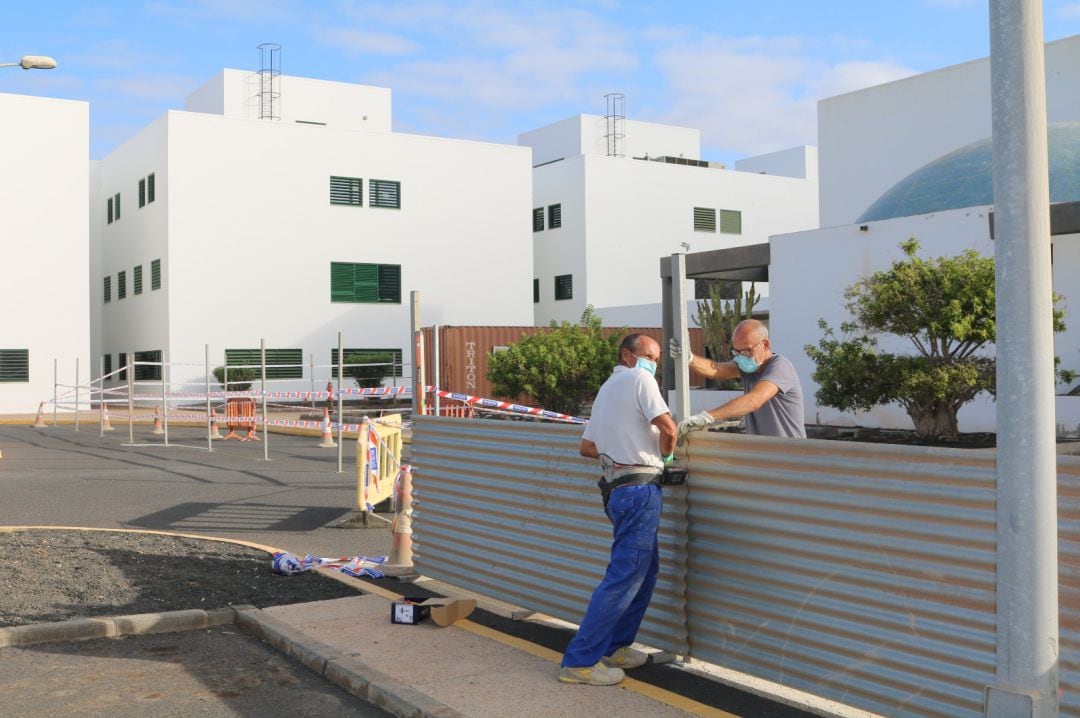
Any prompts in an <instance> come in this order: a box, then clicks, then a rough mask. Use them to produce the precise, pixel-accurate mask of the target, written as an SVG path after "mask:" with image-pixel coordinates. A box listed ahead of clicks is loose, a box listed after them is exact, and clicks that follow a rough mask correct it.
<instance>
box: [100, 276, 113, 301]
mask: <svg viewBox="0 0 1080 718" xmlns="http://www.w3.org/2000/svg"><path fill="white" fill-rule="evenodd" d="M101 289H102V294H103V295H104V299H105V303H106V304H108V303H109V302H111V301H112V277H111V276H110V277H105V281H103V282H102V283H101Z"/></svg>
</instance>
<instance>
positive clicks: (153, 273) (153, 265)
mask: <svg viewBox="0 0 1080 718" xmlns="http://www.w3.org/2000/svg"><path fill="white" fill-rule="evenodd" d="M150 289H151V290H154V289H161V260H160V259H155V260H154V261H153V262H150Z"/></svg>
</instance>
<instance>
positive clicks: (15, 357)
mask: <svg viewBox="0 0 1080 718" xmlns="http://www.w3.org/2000/svg"><path fill="white" fill-rule="evenodd" d="M28 381H30V350H29V349H0V382H28Z"/></svg>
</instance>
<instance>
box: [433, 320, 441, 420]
mask: <svg viewBox="0 0 1080 718" xmlns="http://www.w3.org/2000/svg"><path fill="white" fill-rule="evenodd" d="M431 364H432V370H431V378H432V382H431V384H432V386H434V387H435V394H434V396H432V397H431V405H432V406H433V407H434V408H435V416H438V415H439V406H440V404H439V389H441V388H442V386H440V384H441V382H440V381H439V379H440V376H439V375H440V374H442V372H441V371H439V367H441V366H442V364H440V363H439V325H438V324H436V325H435V326H433V327H432V328H431Z"/></svg>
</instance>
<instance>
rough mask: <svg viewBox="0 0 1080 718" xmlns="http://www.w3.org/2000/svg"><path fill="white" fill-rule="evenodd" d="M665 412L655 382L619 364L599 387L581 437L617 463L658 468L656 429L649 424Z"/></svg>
mask: <svg viewBox="0 0 1080 718" xmlns="http://www.w3.org/2000/svg"><path fill="white" fill-rule="evenodd" d="M666 413H668V407H667V404H665V403H664V398H663V396H661V394H660V387H659V385H657V383H656V379H655V378H653V376H652V375H651V374H649V373H648V372H647V371H645V370H644V369H638V368H636V367H635V368H633V369H631V368H629V367H625V366H623V365H622V364H620V365H619V366H617V367H615V371H614V372H613V373H612V375H611V376H610V377H608V380H607V381H605V382H604V385H603V386H601V387H600V391H599V393H597V395H596V401H595V402H593V407H592V418H591V419H590V420H589V423H588V424H586V425H585V433H584V434H583V435H582V436H583V438H586V439H588V440H589V441H591V442H593V443H594V444H596V448H597V450H598V451H599V452H600V453H601V454H607V455H608V456H610V457H611V459H612V461H614V462H615V463H617V464H638V465H641V466H654V467H656V468H658V469H660V468H663V466H664V460H663V458H661V455H660V430H659V429H657V428H656V427H655V426H653V425H652V423H651V422H652V420H653V419H655V418H656V417H658V416H660V415H661V414H666Z"/></svg>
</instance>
